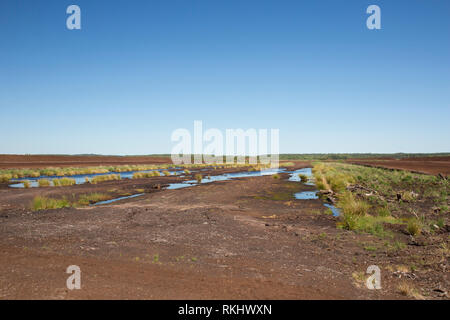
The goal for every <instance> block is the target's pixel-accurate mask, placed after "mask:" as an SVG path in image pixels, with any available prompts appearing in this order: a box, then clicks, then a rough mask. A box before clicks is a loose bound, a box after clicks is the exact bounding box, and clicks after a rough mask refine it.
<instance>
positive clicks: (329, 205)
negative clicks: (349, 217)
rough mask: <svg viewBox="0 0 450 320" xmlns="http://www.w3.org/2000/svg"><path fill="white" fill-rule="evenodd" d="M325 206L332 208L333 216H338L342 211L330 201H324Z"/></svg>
mask: <svg viewBox="0 0 450 320" xmlns="http://www.w3.org/2000/svg"><path fill="white" fill-rule="evenodd" d="M323 205H324V206H325V207H327V208H328V209H331V212H333V216H334V217H338V216H339V215H340V214H341V212H340V211H339V209H338V208H336V207H335V206H333V205H332V204H328V203H324V204H323Z"/></svg>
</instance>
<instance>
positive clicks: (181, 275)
mask: <svg viewBox="0 0 450 320" xmlns="http://www.w3.org/2000/svg"><path fill="white" fill-rule="evenodd" d="M306 165H307V164H306V163H297V167H301V166H306ZM228 170H229V169H228ZM223 171H225V170H221V171H215V170H211V171H210V172H202V173H203V174H204V175H207V174H211V175H214V174H218V173H221V172H223ZM193 174H194V172H193ZM287 178H288V174H286V173H283V174H280V179H274V178H273V177H271V176H261V177H252V178H241V179H235V180H230V181H221V182H214V183H209V184H202V185H200V186H195V187H190V188H185V189H178V190H157V189H154V186H155V185H157V184H164V183H167V182H169V181H175V180H180V179H181V178H179V177H154V178H149V179H137V180H125V179H124V180H122V181H110V182H104V183H99V184H97V185H90V184H83V185H77V186H70V187H59V188H58V187H47V188H30V189H21V190H18V189H11V188H7V187H3V188H1V189H0V269H1V270H2V272H1V273H0V299H390V298H394V299H396V298H404V296H402V295H400V294H399V293H398V292H397V289H396V288H397V285H398V283H399V281H400V280H399V279H398V275H397V274H394V273H393V272H392V271H393V270H392V268H395V265H396V264H397V263H399V262H400V261H401V259H402V257H403V255H405V254H406V255H409V253H408V250H410V249H409V248H407V249H405V251H406V253H405V252H402V253H401V254H400V253H397V252H391V251H389V252H388V251H385V249H383V248H384V244H383V242H384V241H385V240H377V239H376V238H374V237H373V236H369V235H363V234H355V233H354V232H350V231H345V230H341V229H337V228H336V222H337V219H338V218H336V217H333V216H329V215H326V214H324V213H323V212H324V209H325V208H324V207H323V203H322V200H320V199H317V200H296V199H294V198H292V197H290V195H292V194H293V193H294V192H299V191H306V190H313V189H314V187H313V186H307V185H304V184H302V183H300V182H290V181H287ZM138 189H144V190H145V192H146V194H145V195H144V196H142V197H138V198H134V199H129V200H124V201H120V202H116V203H113V204H110V205H103V206H98V207H95V206H89V207H84V208H65V209H56V210H46V211H38V212H33V211H31V210H30V203H31V201H32V199H33V197H34V196H36V195H45V196H48V197H56V198H58V197H62V196H67V197H71V196H72V195H73V194H84V193H91V192H106V193H112V194H120V193H124V192H126V193H137V192H138V191H137V190H138ZM139 192H142V191H139ZM405 237H406V236H405ZM366 243H371V244H373V243H375V244H376V245H377V246H378V245H379V247H380V248H381V249H380V250H379V251H377V252H373V251H368V250H365V248H364V247H365V245H366ZM424 248H425V247H424ZM413 249H414V250H415V248H413ZM411 250H412V249H411ZM374 264H375V265H378V266H379V267H380V268H381V270H382V274H381V275H382V289H381V290H369V289H367V288H366V287H365V286H364V284H363V283H361V281H358V277H355V273H358V274H363V275H364V272H365V271H366V269H367V267H368V266H370V265H374ZM69 265H77V266H79V267H80V268H81V272H82V276H81V286H82V288H81V290H72V291H70V290H68V289H67V288H66V279H67V277H68V276H69V275H68V274H66V273H65V271H66V268H67V267H68V266H69ZM421 272H422V271H421V270H419V271H416V274H417V278H416V279H415V280H414V282H413V284H415V285H418V284H419V285H420V286H424V287H426V289H427V290H428V291H427V292H429V293H430V297H431V298H436V297H437V296H436V295H437V294H438V293H437V292H436V293H435V294H436V295H434V293H433V292H434V291H433V289H434V288H435V287H436V286H437V285H438V284H442V283H443V284H444V285H446V284H447V285H448V279H447V277H448V276H447V275H445V272H444V273H442V272H441V271H439V270H431V271H429V270H425V271H423V272H424V274H423V275H422V273H421ZM402 280H403V279H402ZM408 281H413V280H410V279H408Z"/></svg>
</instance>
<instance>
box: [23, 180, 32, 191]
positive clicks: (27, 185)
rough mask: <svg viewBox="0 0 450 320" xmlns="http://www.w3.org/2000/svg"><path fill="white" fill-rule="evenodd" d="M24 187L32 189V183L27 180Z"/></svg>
mask: <svg viewBox="0 0 450 320" xmlns="http://www.w3.org/2000/svg"><path fill="white" fill-rule="evenodd" d="M23 187H24V188H25V189H28V188H29V187H31V183H30V181H28V180H25V181H24V182H23Z"/></svg>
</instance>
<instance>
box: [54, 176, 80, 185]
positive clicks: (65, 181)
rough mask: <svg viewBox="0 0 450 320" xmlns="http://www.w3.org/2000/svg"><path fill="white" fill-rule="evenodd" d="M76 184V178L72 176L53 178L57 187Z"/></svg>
mask: <svg viewBox="0 0 450 320" xmlns="http://www.w3.org/2000/svg"><path fill="white" fill-rule="evenodd" d="M74 184H76V181H75V179H72V178H60V179H53V185H54V186H55V187H59V186H72V185H74Z"/></svg>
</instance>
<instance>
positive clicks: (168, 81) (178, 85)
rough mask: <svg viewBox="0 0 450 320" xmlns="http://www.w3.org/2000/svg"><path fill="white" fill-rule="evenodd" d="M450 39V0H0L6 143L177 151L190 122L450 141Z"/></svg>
mask: <svg viewBox="0 0 450 320" xmlns="http://www.w3.org/2000/svg"><path fill="white" fill-rule="evenodd" d="M70 4H77V5H79V6H80V7H81V16H82V17H81V20H82V22H81V23H82V29H81V30H74V31H70V30H68V29H67V28H66V18H67V16H68V15H67V14H66V8H67V6H68V5H70ZM370 4H377V5H379V6H380V7H381V14H382V17H381V19H382V20H381V25H382V29H381V30H375V31H372V30H368V29H367V28H366V19H367V17H368V15H367V14H366V12H365V11H366V8H367V7H368V6H369V5H370ZM449 41H450V1H445V0H442V1H438V0H430V1H425V0H420V1H412V0H409V1H400V0H397V1H379V0H371V1H364V0H360V1H349V0H345V1H322V0H318V1H312V0H309V1H301V0H295V1H284V0H281V1H275V0H273V1H265V0H240V1H234V0H226V1H225V0H203V1H190V0H178V1H173V0H159V1H153V0H146V1H122V0H120V1H101V0H89V1H87V0H71V1H65V0H53V1H42V0H39V1H38V0H20V1H19V0H1V2H0V116H1V125H0V137H1V138H0V153H68V154H75V153H101V154H150V153H170V151H171V149H172V147H173V145H174V144H173V143H172V142H171V141H170V135H171V133H172V131H173V130H175V129H177V128H187V129H190V130H192V127H193V121H194V120H202V121H203V125H204V127H205V128H206V129H207V128H219V129H226V128H243V129H247V128H256V129H259V128H279V129H280V148H281V150H280V151H281V152H282V153H311V152H444V151H450V129H449V120H450V45H449Z"/></svg>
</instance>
